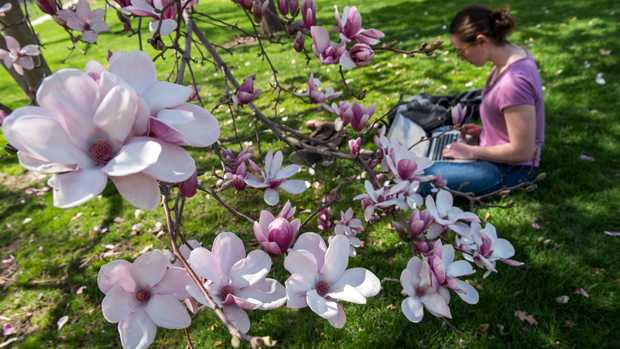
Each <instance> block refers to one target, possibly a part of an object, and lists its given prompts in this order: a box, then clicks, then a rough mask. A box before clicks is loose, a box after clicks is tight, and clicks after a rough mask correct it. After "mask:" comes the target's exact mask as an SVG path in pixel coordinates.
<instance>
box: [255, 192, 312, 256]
mask: <svg viewBox="0 0 620 349" xmlns="http://www.w3.org/2000/svg"><path fill="white" fill-rule="evenodd" d="M294 214H295V208H294V207H293V206H292V205H291V203H290V202H289V201H287V202H286V204H285V205H284V207H283V208H282V210H281V211H280V213H279V214H278V215H277V216H276V217H274V216H273V214H271V212H269V211H267V210H262V211H261V212H260V218H259V220H258V222H254V236H255V237H256V240H257V241H258V243H260V245H261V247H262V248H263V249H264V250H265V251H267V252H269V253H271V254H273V255H281V254H284V253H286V251H287V250H288V249H289V247H291V245H292V244H293V242H294V241H295V237H296V236H297V232H298V231H299V227H300V226H301V222H300V221H299V219H294V220H291V218H292V217H293V215H294Z"/></svg>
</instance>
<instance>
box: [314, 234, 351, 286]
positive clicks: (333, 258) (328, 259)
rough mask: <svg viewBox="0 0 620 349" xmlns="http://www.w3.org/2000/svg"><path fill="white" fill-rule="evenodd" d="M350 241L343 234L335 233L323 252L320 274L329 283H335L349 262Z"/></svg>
mask: <svg viewBox="0 0 620 349" xmlns="http://www.w3.org/2000/svg"><path fill="white" fill-rule="evenodd" d="M350 246H351V243H350V242H349V239H348V238H347V237H346V236H344V235H335V236H334V237H333V239H332V240H331V242H330V244H329V247H328V248H327V252H326V253H325V263H324V264H323V266H322V267H321V271H320V274H321V276H322V278H323V280H324V281H325V282H327V283H328V284H329V285H331V284H333V283H335V282H336V281H338V280H339V279H340V277H341V276H342V275H343V273H344V271H345V270H346V269H347V265H348V264H349V252H350Z"/></svg>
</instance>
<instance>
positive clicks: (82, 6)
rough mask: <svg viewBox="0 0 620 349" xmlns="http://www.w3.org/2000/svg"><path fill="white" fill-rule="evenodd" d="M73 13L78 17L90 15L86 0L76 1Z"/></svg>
mask: <svg viewBox="0 0 620 349" xmlns="http://www.w3.org/2000/svg"><path fill="white" fill-rule="evenodd" d="M75 14H76V15H77V16H78V17H80V18H88V17H90V14H91V11H90V5H89V4H88V1H83V0H82V1H78V3H77V4H76V5H75Z"/></svg>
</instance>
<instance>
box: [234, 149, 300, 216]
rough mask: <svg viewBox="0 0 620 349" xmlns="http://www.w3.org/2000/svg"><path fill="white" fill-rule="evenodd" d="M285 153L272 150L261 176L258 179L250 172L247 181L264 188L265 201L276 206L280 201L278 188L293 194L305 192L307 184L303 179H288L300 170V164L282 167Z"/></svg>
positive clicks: (251, 185) (255, 186)
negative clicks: (274, 152)
mask: <svg viewBox="0 0 620 349" xmlns="http://www.w3.org/2000/svg"><path fill="white" fill-rule="evenodd" d="M282 160H283V155H282V152H281V151H278V152H276V154H275V155H274V154H273V152H272V151H271V150H269V152H268V153H267V155H266V156H265V170H264V171H263V170H262V169H261V170H260V173H261V177H263V179H258V178H257V177H255V176H254V175H252V174H248V176H247V178H246V179H245V182H246V183H247V185H249V186H250V187H252V188H261V189H262V188H264V189H265V194H264V196H263V198H264V200H265V202H266V203H267V205H269V206H275V205H277V204H278V202H279V201H280V194H278V191H277V189H278V188H282V189H284V190H285V191H287V192H289V193H291V194H301V193H303V192H304V191H305V190H306V188H307V186H306V183H305V182H304V181H303V180H300V179H288V178H289V177H291V176H293V175H294V174H295V173H297V172H299V170H300V167H299V165H288V166H286V167H282Z"/></svg>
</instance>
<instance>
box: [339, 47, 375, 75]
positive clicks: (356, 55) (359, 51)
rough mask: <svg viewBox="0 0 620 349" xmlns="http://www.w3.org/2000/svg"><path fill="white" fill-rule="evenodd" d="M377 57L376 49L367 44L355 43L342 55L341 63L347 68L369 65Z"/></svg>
mask: <svg viewBox="0 0 620 349" xmlns="http://www.w3.org/2000/svg"><path fill="white" fill-rule="evenodd" d="M374 57H375V51H374V50H373V49H372V47H370V45H367V44H355V45H353V47H351V49H350V50H349V51H348V52H345V53H344V54H343V55H342V59H341V61H340V64H341V65H342V67H343V68H345V69H353V68H355V67H363V66H367V65H369V64H370V62H372V59H373V58H374Z"/></svg>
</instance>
